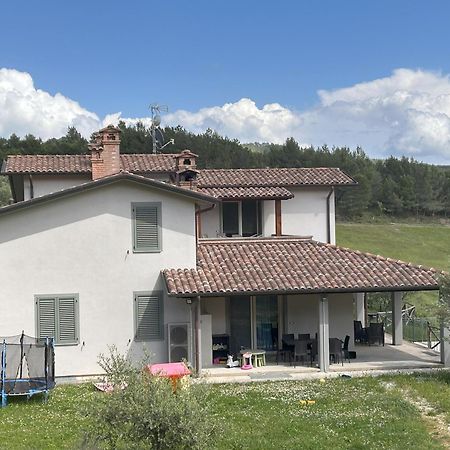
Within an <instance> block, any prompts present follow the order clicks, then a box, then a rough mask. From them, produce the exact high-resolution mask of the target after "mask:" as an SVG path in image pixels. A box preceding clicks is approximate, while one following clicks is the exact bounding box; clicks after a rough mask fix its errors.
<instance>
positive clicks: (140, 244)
mask: <svg viewBox="0 0 450 450" xmlns="http://www.w3.org/2000/svg"><path fill="white" fill-rule="evenodd" d="M133 218H134V230H133V231H134V245H133V247H134V251H137V252H158V251H160V250H161V206H160V204H159V203H135V204H134V205H133Z"/></svg>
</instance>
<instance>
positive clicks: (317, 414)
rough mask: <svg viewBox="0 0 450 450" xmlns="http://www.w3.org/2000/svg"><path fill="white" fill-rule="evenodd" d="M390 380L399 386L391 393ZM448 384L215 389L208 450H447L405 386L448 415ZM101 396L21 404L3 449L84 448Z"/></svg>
mask: <svg viewBox="0 0 450 450" xmlns="http://www.w3.org/2000/svg"><path fill="white" fill-rule="evenodd" d="M424 377H425V378H424ZM386 380H390V381H392V380H395V386H398V388H395V389H389V390H388V389H386ZM448 380H449V375H448V374H447V375H445V376H444V375H441V374H438V375H426V376H422V375H411V376H399V377H390V378H384V379H382V378H359V379H356V378H355V379H327V380H325V382H319V381H298V382H297V381H287V382H284V381H282V382H265V383H252V384H233V385H230V384H228V385H211V386H208V389H207V394H206V397H205V401H206V402H208V403H210V405H211V411H212V412H211V414H212V415H213V416H214V417H215V419H216V420H218V421H219V422H220V423H221V424H222V425H221V432H220V433H219V434H218V435H217V436H214V437H213V442H212V443H211V444H210V445H208V449H209V448H211V449H217V450H220V449H262V448H264V449H293V448H302V449H328V448H333V449H365V448H380V449H383V448H386V449H404V448H408V449H423V448H427V449H439V448H442V446H441V444H440V441H439V439H436V438H435V436H433V434H432V433H431V432H430V430H429V429H428V425H427V423H426V421H424V420H423V418H422V415H421V413H420V411H419V410H418V409H417V408H416V407H415V406H414V405H413V404H411V403H410V402H408V401H407V400H405V398H404V396H403V393H402V389H401V388H402V386H404V385H405V386H410V389H412V390H413V391H414V392H416V393H417V395H419V396H422V395H424V396H425V395H427V398H428V399H429V400H430V401H432V402H434V403H435V404H436V405H437V408H438V409H439V411H442V410H443V411H445V412H446V414H448V413H450V401H449V400H444V399H440V397H441V393H443V392H444V393H450V392H448V391H447V390H449V389H450V385H449V383H448ZM443 389H446V390H445V391H443ZM100 395H105V394H100V393H97V392H94V390H93V387H92V386H91V385H89V384H85V385H79V386H67V385H66V386H60V387H58V388H56V389H55V390H54V391H53V392H52V394H51V396H50V400H49V402H48V403H47V404H43V403H42V402H41V401H40V399H38V398H37V397H36V398H33V399H32V400H31V401H29V402H27V401H23V400H22V401H20V400H19V399H14V400H13V401H11V402H10V404H9V406H8V407H7V408H5V409H3V410H1V411H0V423H1V427H0V448H2V449H3V448H5V449H6V448H7V449H57V448H58V449H59V448H60V449H65V448H76V447H78V446H79V445H80V443H81V441H82V438H83V430H84V429H85V428H86V427H87V426H88V424H89V420H92V419H88V418H87V417H86V414H85V412H86V411H87V410H88V409H89V407H90V405H92V404H93V402H95V401H96V399H97V398H99V396H100ZM445 397H447V398H449V396H448V395H446V396H445ZM308 400H310V401H313V402H311V403H310V404H306V403H305V401H308ZM447 417H448V418H449V420H450V416H448V415H447ZM205 420H208V417H206V418H205Z"/></svg>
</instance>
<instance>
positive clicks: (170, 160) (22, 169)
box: [2, 153, 176, 175]
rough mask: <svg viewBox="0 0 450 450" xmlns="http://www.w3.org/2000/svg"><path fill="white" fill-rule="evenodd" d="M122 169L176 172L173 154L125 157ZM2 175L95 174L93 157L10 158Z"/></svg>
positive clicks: (34, 156)
mask: <svg viewBox="0 0 450 450" xmlns="http://www.w3.org/2000/svg"><path fill="white" fill-rule="evenodd" d="M120 161H121V169H122V170H126V171H127V172H136V173H146V172H174V171H175V170H176V169H175V158H174V155H173V154H169V153H165V154H158V155H152V154H123V155H120ZM2 173H3V174H5V175H8V174H14V173H18V174H19V173H31V174H33V173H50V174H52V173H53V174H55V173H91V162H90V160H89V155H10V156H8V158H7V160H6V161H5V163H4V164H3V167H2Z"/></svg>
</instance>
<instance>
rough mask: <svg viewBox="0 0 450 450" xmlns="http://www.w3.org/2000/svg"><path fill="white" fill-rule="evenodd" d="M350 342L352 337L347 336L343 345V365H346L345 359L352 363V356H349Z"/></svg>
mask: <svg viewBox="0 0 450 450" xmlns="http://www.w3.org/2000/svg"><path fill="white" fill-rule="evenodd" d="M349 341H350V336H349V335H348V334H347V335H346V336H345V339H344V344H343V346H342V356H343V358H341V359H342V365H344V358H345V359H346V360H347V361H348V362H350V355H349V353H348V343H349Z"/></svg>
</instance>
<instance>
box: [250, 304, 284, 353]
mask: <svg viewBox="0 0 450 450" xmlns="http://www.w3.org/2000/svg"><path fill="white" fill-rule="evenodd" d="M255 310H256V320H255V322H256V323H255V325H256V346H257V347H258V348H260V349H263V350H266V351H274V350H276V349H277V347H278V298H277V296H276V295H258V296H256V298H255Z"/></svg>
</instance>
